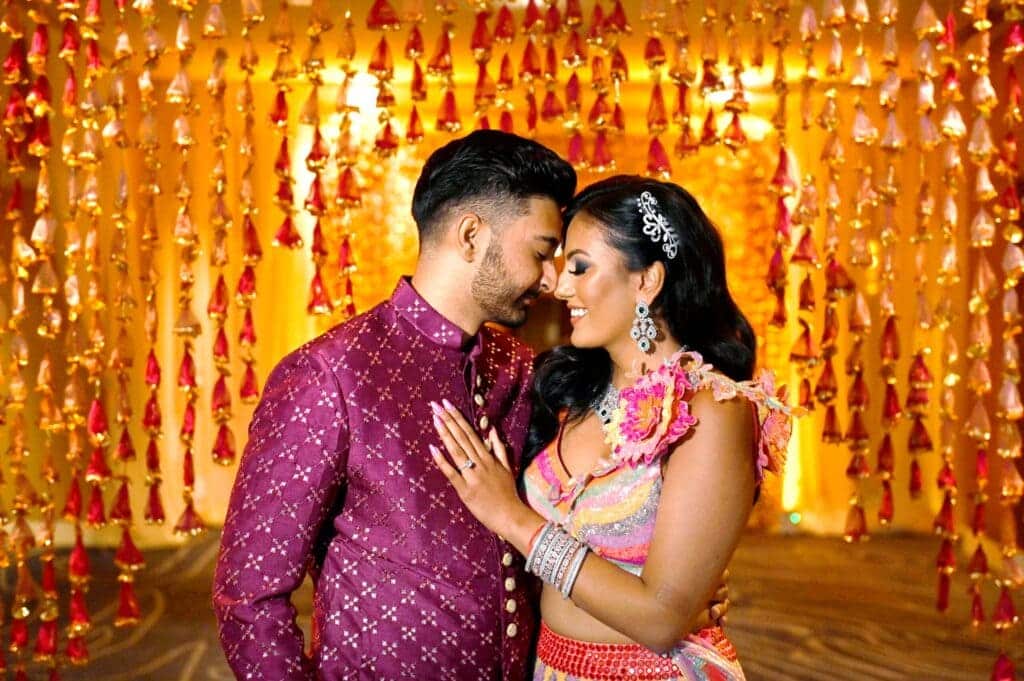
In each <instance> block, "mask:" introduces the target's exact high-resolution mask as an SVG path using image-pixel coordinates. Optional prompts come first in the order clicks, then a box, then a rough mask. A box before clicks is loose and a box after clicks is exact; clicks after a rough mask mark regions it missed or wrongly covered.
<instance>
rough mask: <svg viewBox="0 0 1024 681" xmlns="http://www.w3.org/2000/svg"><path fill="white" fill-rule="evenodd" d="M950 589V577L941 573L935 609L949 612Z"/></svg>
mask: <svg viewBox="0 0 1024 681" xmlns="http://www.w3.org/2000/svg"><path fill="white" fill-rule="evenodd" d="M949 587H950V580H949V575H948V574H946V573H945V572H940V573H939V588H938V594H937V595H936V598H935V608H936V609H937V610H938V611H939V612H946V611H948V610H949Z"/></svg>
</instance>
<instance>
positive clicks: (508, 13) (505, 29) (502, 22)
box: [494, 4, 516, 43]
mask: <svg viewBox="0 0 1024 681" xmlns="http://www.w3.org/2000/svg"><path fill="white" fill-rule="evenodd" d="M515 37H516V20H515V17H514V16H513V15H512V10H510V9H509V8H508V5H505V4H503V5H502V6H501V9H499V10H498V18H497V20H496V21H495V24H494V39H495V40H497V41H498V42H500V43H510V42H512V41H513V40H514V39H515Z"/></svg>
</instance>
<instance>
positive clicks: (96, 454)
mask: <svg viewBox="0 0 1024 681" xmlns="http://www.w3.org/2000/svg"><path fill="white" fill-rule="evenodd" d="M110 475H111V473H110V467H109V466H108V465H107V460H106V457H105V456H104V451H103V447H100V446H96V447H93V449H92V455H91V456H90V457H89V465H88V466H87V467H86V469H85V481H86V482H105V481H107V480H109V479H110Z"/></svg>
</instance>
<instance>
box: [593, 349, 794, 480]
mask: <svg viewBox="0 0 1024 681" xmlns="http://www.w3.org/2000/svg"><path fill="white" fill-rule="evenodd" d="M700 390H710V391H711V394H712V395H713V396H714V398H715V400H716V401H718V402H723V401H725V400H731V399H733V398H735V397H737V396H742V397H745V398H746V399H748V400H749V401H750V402H751V403H753V404H754V405H755V406H756V408H757V415H758V423H759V424H760V433H759V436H758V438H757V446H758V450H757V460H756V462H755V463H756V467H757V468H756V477H757V481H758V482H761V480H763V479H764V472H765V471H770V472H772V473H776V474H778V473H779V472H781V470H782V466H783V464H784V463H785V460H786V447H787V445H788V443H789V437H790V435H791V433H792V417H794V416H800V415H802V413H803V410H802V409H800V408H798V407H791V406H789V405H787V404H786V388H785V386H782V387H781V388H779V389H776V387H775V377H774V376H773V374H772V373H771V372H770V371H768V370H766V369H762V370H761V371H760V372H759V373H758V375H757V377H756V378H755V379H754V380H750V381H734V380H732V379H730V378H729V377H727V376H724V375H722V374H720V373H718V372H716V371H714V367H713V366H712V365H711V364H708V363H706V362H705V361H704V358H703V357H701V355H700V353H697V352H693V351H692V350H680V351H679V352H677V353H676V354H674V355H673V356H672V357H670V358H669V359H667V360H665V362H664V364H662V366H660V367H658V369H656V370H654V371H651V372H648V373H646V374H644V375H643V376H641V377H640V378H639V379H638V380H637V381H636V383H634V384H633V385H632V386H630V387H628V388H623V389H622V390H621V391H620V392H619V405H618V408H617V409H616V410H615V411H614V412H613V413H612V418H611V421H610V423H609V424H608V428H607V429H606V437H605V441H606V442H607V443H608V445H609V447H611V456H610V457H609V458H608V459H606V460H604V461H602V462H601V463H600V464H599V465H598V468H597V470H595V472H594V475H605V474H607V473H610V472H611V471H613V470H615V469H617V468H619V467H620V466H623V465H630V466H637V465H640V464H644V465H649V464H651V463H652V462H654V461H655V460H657V459H659V458H661V457H663V456H664V455H665V454H666V453H667V452H668V451H669V448H670V447H671V446H672V445H673V444H674V443H676V442H678V441H679V439H680V438H682V437H683V436H684V435H686V433H687V432H689V430H690V429H691V428H692V427H693V426H695V425H696V424H697V418H696V417H695V416H693V415H692V414H691V413H690V406H689V402H688V401H687V397H688V396H689V395H692V394H693V393H695V392H697V391H700Z"/></svg>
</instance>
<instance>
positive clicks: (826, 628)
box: [8, 535, 1024, 681]
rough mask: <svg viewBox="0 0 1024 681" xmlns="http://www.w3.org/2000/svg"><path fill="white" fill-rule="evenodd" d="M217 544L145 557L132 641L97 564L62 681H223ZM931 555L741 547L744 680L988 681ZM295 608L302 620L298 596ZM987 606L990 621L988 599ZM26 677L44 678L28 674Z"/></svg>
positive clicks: (873, 544)
mask: <svg viewBox="0 0 1024 681" xmlns="http://www.w3.org/2000/svg"><path fill="white" fill-rule="evenodd" d="M216 542H217V537H216V536H215V535H208V536H205V537H201V538H199V539H198V540H196V541H195V542H193V543H192V544H190V545H189V546H188V547H186V548H183V549H181V550H176V551H163V552H155V553H151V554H149V556H148V561H149V564H148V567H147V569H146V570H145V571H144V572H143V573H142V575H140V579H139V581H138V593H139V596H140V599H141V602H142V606H143V608H144V621H143V622H142V624H141V625H140V626H139V627H137V628H134V629H114V628H113V627H112V626H111V622H112V620H113V616H114V611H115V608H116V591H115V590H114V588H113V587H112V586H110V582H111V580H110V574H112V573H111V572H110V571H111V570H112V566H111V563H110V555H109V552H98V553H97V554H96V555H95V556H94V561H93V566H94V570H95V572H96V573H97V576H96V579H95V580H94V582H95V585H94V587H93V588H92V589H91V591H90V593H89V601H90V607H91V608H92V613H93V617H94V622H95V626H94V627H93V630H92V632H91V633H90V635H89V648H90V650H91V653H92V656H93V661H92V663H91V664H90V665H89V666H88V667H85V668H82V669H69V670H65V671H64V673H63V674H62V678H63V679H65V680H66V681H76V680H85V679H89V680H90V681H91V680H94V679H103V680H104V681H137V680H146V681H191V680H196V681H214V680H217V679H230V678H232V677H231V674H230V672H229V670H228V668H227V666H226V664H225V663H224V661H223V659H222V657H221V653H220V649H219V648H218V645H217V638H216V628H215V623H214V619H213V615H212V612H211V609H210V604H209V601H210V598H209V584H210V579H211V575H212V572H213V562H214V560H215V558H216V551H217V543H216ZM935 550H936V542H935V540H934V539H932V538H929V537H904V538H899V537H888V538H878V537H876V538H874V539H872V541H870V542H868V543H866V544H862V545H858V546H847V545H845V544H843V543H842V542H841V541H839V540H834V539H820V538H809V537H798V536H788V537H784V536H762V535H750V536H748V537H746V538H745V539H744V541H743V544H742V545H741V548H740V550H739V552H738V554H737V556H736V558H735V560H734V563H733V566H732V573H733V577H732V579H731V582H730V588H731V591H732V597H733V600H734V601H735V604H734V606H733V610H732V611H731V613H730V615H729V626H728V630H729V634H730V636H731V637H732V638H733V640H734V642H735V644H736V647H737V648H738V649H739V651H740V657H741V660H742V662H743V665H744V667H745V669H746V672H747V677H748V678H749V679H750V680H751V681H759V680H769V679H771V680H779V679H785V680H789V679H792V680H794V681H795V680H803V679H807V680H811V679H814V680H821V681H825V680H829V681H861V680H867V679H881V680H887V681H896V680H898V679H915V680H916V679H922V680H923V679H927V680H929V681H945V680H948V681H971V680H976V681H987V680H988V679H989V675H990V673H991V668H992V663H993V661H994V659H995V656H996V654H997V652H998V646H999V642H998V640H997V639H996V636H995V635H994V634H993V633H991V631H990V630H986V631H983V632H981V633H975V632H973V631H972V629H971V627H970V624H969V623H968V621H967V612H968V603H967V597H966V595H965V594H964V585H963V582H962V577H959V576H958V578H957V581H955V582H954V589H953V599H952V608H951V612H950V614H949V615H948V616H942V615H939V614H937V613H936V612H935V611H934V608H933V602H934V589H935V574H934V568H933V567H932V565H933V563H932V560H933V556H934V554H935ZM104 573H106V574H104ZM105 584H106V585H108V586H106V587H104V586H103V585H105ZM296 601H297V606H298V607H299V609H300V611H301V612H302V613H304V615H305V618H304V619H306V620H307V621H308V613H309V609H310V598H309V594H308V592H303V593H301V594H299V595H298V596H297V598H296ZM986 606H987V608H988V609H989V610H991V607H992V606H991V598H990V599H989V601H988V602H987V603H986ZM1021 628H1022V627H1018V629H1017V631H1015V632H1014V633H1013V634H1012V636H1011V637H1009V638H1008V639H1007V640H1006V641H1005V644H1006V647H1007V649H1009V650H1010V651H1011V652H1012V654H1013V655H1014V661H1015V662H1016V664H1017V666H1018V668H1019V669H1021V668H1024V635H1022V633H1021V631H1020V629H1021ZM11 657H12V656H10V655H8V659H9V661H13V660H11V659H10V658H11ZM30 678H32V679H43V678H45V676H44V675H43V674H42V672H41V670H40V669H38V668H34V667H30Z"/></svg>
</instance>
